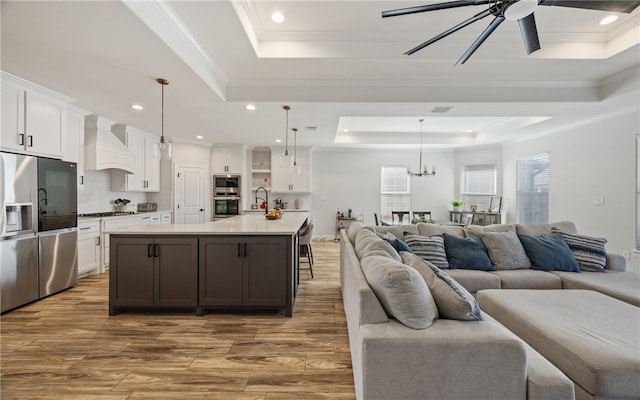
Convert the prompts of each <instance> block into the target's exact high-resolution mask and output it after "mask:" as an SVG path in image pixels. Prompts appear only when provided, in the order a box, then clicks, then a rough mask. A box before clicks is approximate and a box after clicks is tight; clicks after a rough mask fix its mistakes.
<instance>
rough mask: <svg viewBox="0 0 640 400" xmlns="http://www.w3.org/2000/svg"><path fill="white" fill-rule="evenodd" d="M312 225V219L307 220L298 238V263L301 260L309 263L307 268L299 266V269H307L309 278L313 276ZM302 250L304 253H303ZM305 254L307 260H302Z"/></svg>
mask: <svg viewBox="0 0 640 400" xmlns="http://www.w3.org/2000/svg"><path fill="white" fill-rule="evenodd" d="M313 225H314V220H311V221H309V223H308V224H307V226H305V227H304V228H303V231H302V233H300V239H299V240H298V244H299V245H300V264H302V263H303V262H307V263H309V268H300V269H308V270H309V271H310V272H311V278H313V251H312V250H311V237H312V235H313ZM303 251H304V254H303ZM305 255H306V259H307V261H303V260H304V258H303V257H304V256H305Z"/></svg>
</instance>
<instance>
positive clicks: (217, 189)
mask: <svg viewBox="0 0 640 400" xmlns="http://www.w3.org/2000/svg"><path fill="white" fill-rule="evenodd" d="M213 195H214V196H240V175H214V176H213Z"/></svg>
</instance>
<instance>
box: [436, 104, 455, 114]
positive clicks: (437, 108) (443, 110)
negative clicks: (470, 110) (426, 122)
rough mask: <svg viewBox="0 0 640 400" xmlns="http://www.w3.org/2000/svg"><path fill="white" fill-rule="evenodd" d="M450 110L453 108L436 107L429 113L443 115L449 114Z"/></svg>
mask: <svg viewBox="0 0 640 400" xmlns="http://www.w3.org/2000/svg"><path fill="white" fill-rule="evenodd" d="M452 108H453V106H437V107H434V108H433V110H431V112H432V113H434V114H444V113H447V112H449V111H450V110H451V109H452Z"/></svg>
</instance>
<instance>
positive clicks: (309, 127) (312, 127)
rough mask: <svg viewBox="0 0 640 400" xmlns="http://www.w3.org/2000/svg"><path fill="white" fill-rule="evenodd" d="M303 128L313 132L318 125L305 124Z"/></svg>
mask: <svg viewBox="0 0 640 400" xmlns="http://www.w3.org/2000/svg"><path fill="white" fill-rule="evenodd" d="M304 130H305V131H307V132H315V131H317V130H318V127H317V126H305V127H304Z"/></svg>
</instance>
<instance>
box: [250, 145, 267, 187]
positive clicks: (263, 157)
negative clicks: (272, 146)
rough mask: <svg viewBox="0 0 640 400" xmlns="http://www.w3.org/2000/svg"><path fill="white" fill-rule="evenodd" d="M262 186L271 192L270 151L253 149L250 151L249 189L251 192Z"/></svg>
mask: <svg viewBox="0 0 640 400" xmlns="http://www.w3.org/2000/svg"><path fill="white" fill-rule="evenodd" d="M260 186H263V187H264V188H266V189H267V190H271V150H269V149H253V151H251V187H250V189H251V190H252V191H254V190H256V189H257V188H258V187H260Z"/></svg>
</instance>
